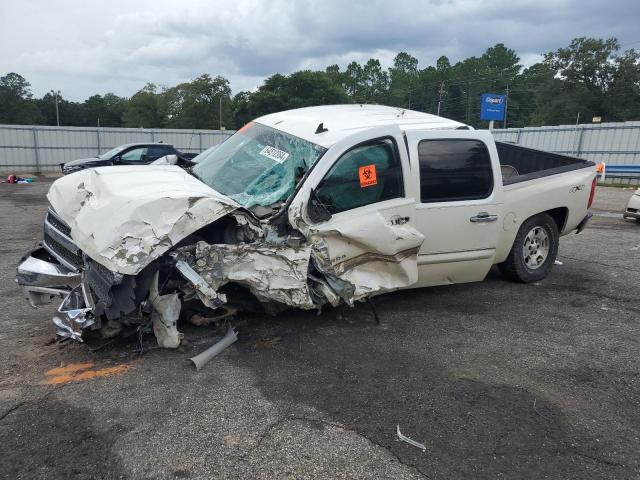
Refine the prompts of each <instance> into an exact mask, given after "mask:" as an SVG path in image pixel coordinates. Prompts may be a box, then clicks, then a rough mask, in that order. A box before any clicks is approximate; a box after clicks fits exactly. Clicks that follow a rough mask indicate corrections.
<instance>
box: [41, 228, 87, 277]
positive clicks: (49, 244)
mask: <svg viewBox="0 0 640 480" xmlns="http://www.w3.org/2000/svg"><path fill="white" fill-rule="evenodd" d="M44 247H45V248H46V249H47V250H48V251H49V253H50V254H51V255H53V256H54V257H56V258H57V259H58V260H60V261H61V262H62V263H63V264H70V266H72V267H73V268H74V269H76V270H80V269H81V268H82V265H83V262H82V255H81V254H78V253H73V252H71V251H70V250H67V249H66V248H65V247H64V246H63V245H62V244H61V243H60V242H58V241H56V239H55V238H53V237H52V236H51V235H49V234H48V233H47V232H45V234H44ZM67 266H69V265H67Z"/></svg>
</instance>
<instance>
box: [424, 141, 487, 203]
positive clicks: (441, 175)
mask: <svg viewBox="0 0 640 480" xmlns="http://www.w3.org/2000/svg"><path fill="white" fill-rule="evenodd" d="M418 159H419V161H420V199H421V201H422V203H432V202H451V201H457V200H477V199H482V198H487V197H488V196H489V195H491V192H492V191H493V171H492V169H491V157H490V155H489V151H488V150H487V146H486V145H485V144H484V143H483V142H481V141H479V140H472V139H440V140H422V141H421V142H420V143H419V144H418Z"/></svg>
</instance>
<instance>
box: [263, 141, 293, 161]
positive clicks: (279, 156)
mask: <svg viewBox="0 0 640 480" xmlns="http://www.w3.org/2000/svg"><path fill="white" fill-rule="evenodd" d="M260 155H262V156H264V157H267V158H270V159H271V160H275V161H276V162H278V163H282V162H284V161H285V160H286V159H287V158H289V154H288V153H287V152H283V151H282V150H278V149H277V148H275V147H270V146H269V145H267V146H266V147H264V148H263V149H262V150H260Z"/></svg>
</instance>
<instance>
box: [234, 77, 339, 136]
mask: <svg viewBox="0 0 640 480" xmlns="http://www.w3.org/2000/svg"><path fill="white" fill-rule="evenodd" d="M350 102H351V99H350V98H349V96H348V95H347V93H346V92H345V91H344V88H343V87H342V85H338V84H336V83H335V82H334V81H333V80H332V78H331V76H330V74H328V73H327V72H314V71H310V70H302V71H299V72H295V73H292V74H291V75H280V74H276V75H272V76H271V77H269V78H267V79H266V80H265V82H264V84H263V85H262V86H260V87H259V88H258V90H257V91H255V92H251V93H248V92H242V93H241V94H238V95H236V97H235V98H234V113H235V124H236V126H240V125H242V124H244V123H246V122H247V121H248V120H250V119H251V118H255V117H259V116H261V115H265V114H268V113H274V112H278V111H281V110H288V109H292V108H301V107H308V106H312V105H331V104H340V103H350Z"/></svg>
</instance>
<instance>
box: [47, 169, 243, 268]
mask: <svg viewBox="0 0 640 480" xmlns="http://www.w3.org/2000/svg"><path fill="white" fill-rule="evenodd" d="M47 198H48V199H49V202H50V203H51V206H52V207H53V209H54V210H55V211H56V213H57V214H58V215H59V216H60V217H61V218H62V219H63V220H64V221H65V222H66V223H67V224H68V225H69V227H71V238H72V239H73V240H74V242H75V243H76V244H77V245H78V247H80V248H81V249H82V251H83V252H84V253H86V254H87V255H88V256H89V257H91V258H92V259H93V260H95V261H96V262H98V263H100V264H102V265H104V266H105V267H107V268H108V269H110V270H112V271H115V272H119V273H123V274H129V275H135V274H137V273H139V272H140V271H141V270H142V269H143V268H144V267H146V266H147V265H149V263H151V262H152V261H153V260H155V259H157V258H158V257H160V256H161V255H162V254H164V253H165V252H166V251H168V250H169V249H170V248H171V247H173V246H174V245H175V244H176V243H178V242H179V241H180V240H182V239H183V238H185V237H187V236H188V235H190V234H192V233H193V232H195V231H196V230H198V229H200V228H202V227H203V226H205V225H208V224H210V223H211V222H214V221H215V220H217V219H219V218H221V217H223V216H224V215H226V214H228V213H230V212H232V211H234V210H236V209H238V208H240V205H239V204H237V203H236V202H234V201H233V200H231V199H230V198H228V197H226V196H224V195H222V194H220V193H218V192H216V191H215V190H213V189H211V188H210V187H208V186H207V185H205V184H204V183H202V182H201V181H200V180H198V179H197V178H195V177H193V176H191V175H190V174H188V173H187V172H185V171H184V170H183V169H181V168H180V167H177V166H174V165H167V166H148V165H141V166H132V167H123V166H118V167H100V168H95V169H90V170H82V171H79V172H77V173H74V174H72V175H68V176H66V177H62V178H60V179H58V180H56V181H55V182H54V183H53V185H52V186H51V188H50V190H49V193H48V194H47Z"/></svg>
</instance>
